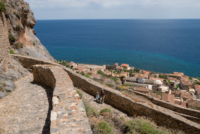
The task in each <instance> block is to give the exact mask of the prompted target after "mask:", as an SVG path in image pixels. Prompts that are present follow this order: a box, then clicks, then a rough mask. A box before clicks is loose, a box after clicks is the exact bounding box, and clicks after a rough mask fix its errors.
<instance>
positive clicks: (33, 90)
mask: <svg viewBox="0 0 200 134" xmlns="http://www.w3.org/2000/svg"><path fill="white" fill-rule="evenodd" d="M32 82H33V76H32V75H29V76H27V77H25V78H22V79H20V80H19V81H17V82H16V87H17V88H16V89H15V91H13V92H12V93H11V94H9V95H8V96H7V97H5V98H4V99H2V100H0V129H3V132H2V134H41V133H42V132H43V133H44V134H45V133H48V131H49V128H46V127H44V126H45V122H46V118H47V114H48V110H49V102H48V98H47V93H46V90H49V89H48V88H46V87H42V86H39V85H37V84H34V83H32ZM47 124H48V121H47ZM46 126H48V125H46ZM1 131H2V130H1Z"/></svg>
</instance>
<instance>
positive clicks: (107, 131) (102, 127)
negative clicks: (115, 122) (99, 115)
mask: <svg viewBox="0 0 200 134" xmlns="http://www.w3.org/2000/svg"><path fill="white" fill-rule="evenodd" d="M97 128H98V130H99V131H100V132H101V134H112V129H111V127H110V125H109V124H108V123H106V122H104V121H102V122H100V123H99V124H98V126H97Z"/></svg>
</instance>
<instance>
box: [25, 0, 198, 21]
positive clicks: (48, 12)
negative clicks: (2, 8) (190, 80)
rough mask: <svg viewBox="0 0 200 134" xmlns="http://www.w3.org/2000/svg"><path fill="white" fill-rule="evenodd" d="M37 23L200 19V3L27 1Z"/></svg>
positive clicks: (187, 0)
mask: <svg viewBox="0 0 200 134" xmlns="http://www.w3.org/2000/svg"><path fill="white" fill-rule="evenodd" d="M25 1H26V2H28V3H29V4H30V7H31V10H32V11H33V12H34V15H35V17H36V19H37V20H55V19H200V0H25Z"/></svg>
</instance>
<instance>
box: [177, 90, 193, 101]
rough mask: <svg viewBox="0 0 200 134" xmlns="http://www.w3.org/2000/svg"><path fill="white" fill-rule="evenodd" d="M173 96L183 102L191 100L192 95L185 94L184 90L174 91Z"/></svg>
mask: <svg viewBox="0 0 200 134" xmlns="http://www.w3.org/2000/svg"><path fill="white" fill-rule="evenodd" d="M174 95H175V97H180V98H182V99H183V100H184V101H188V100H192V99H193V95H192V94H191V93H189V92H187V91H186V90H176V91H175V92H174Z"/></svg>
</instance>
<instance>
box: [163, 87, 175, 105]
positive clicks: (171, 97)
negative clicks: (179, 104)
mask: <svg viewBox="0 0 200 134" xmlns="http://www.w3.org/2000/svg"><path fill="white" fill-rule="evenodd" d="M170 91H171V90H170ZM174 99H175V96H174V94H171V92H169V93H162V98H161V100H164V101H167V102H170V103H173V104H174Z"/></svg>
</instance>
